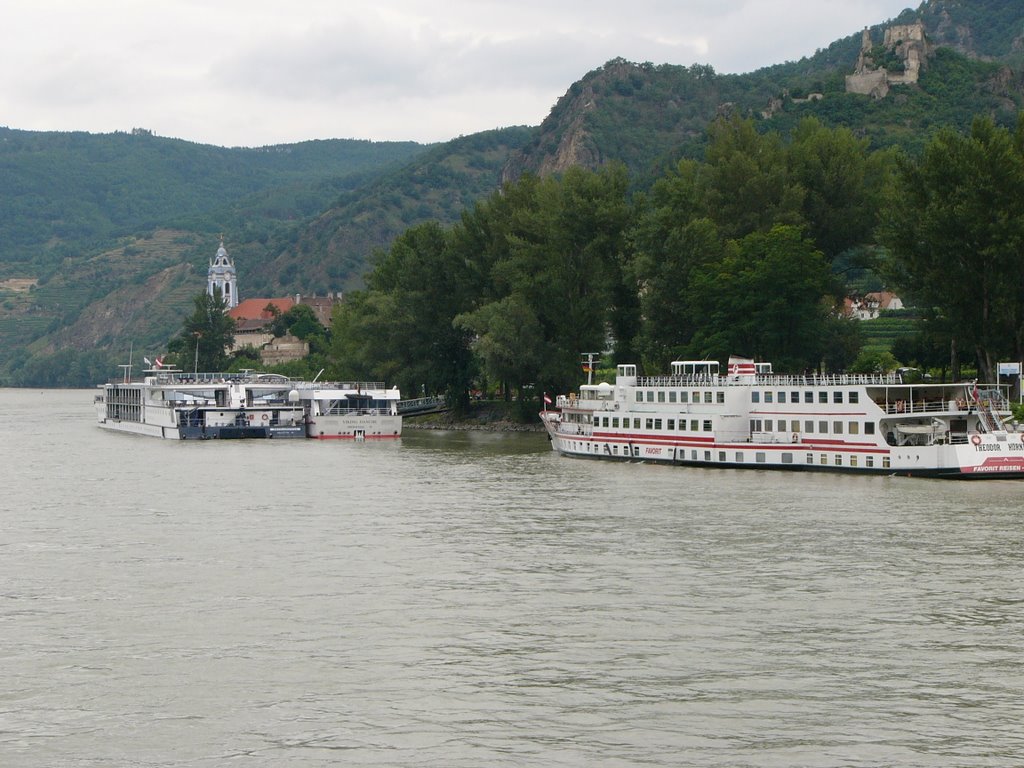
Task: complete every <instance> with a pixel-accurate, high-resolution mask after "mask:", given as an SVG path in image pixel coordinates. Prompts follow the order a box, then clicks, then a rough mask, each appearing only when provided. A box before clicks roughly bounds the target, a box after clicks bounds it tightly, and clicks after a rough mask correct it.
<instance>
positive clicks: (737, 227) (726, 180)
mask: <svg viewBox="0 0 1024 768" xmlns="http://www.w3.org/2000/svg"><path fill="white" fill-rule="evenodd" d="M708 135H709V140H710V141H709V144H708V150H707V158H706V162H705V166H704V169H703V172H702V186H703V204H704V206H705V209H706V211H707V215H708V216H710V217H711V218H712V219H713V220H714V221H715V223H717V224H718V226H719V228H720V229H721V231H722V233H723V235H724V236H725V237H726V238H730V239H738V238H741V237H744V236H745V235H748V234H750V233H751V232H767V231H769V230H770V229H771V228H772V227H773V226H775V225H777V224H802V223H803V214H802V211H801V205H802V203H803V196H804V190H803V188H802V187H801V186H800V185H799V184H798V183H797V182H796V181H795V180H794V179H792V178H791V176H790V174H789V171H788V168H787V156H786V148H785V146H784V145H783V143H782V139H781V137H780V136H779V135H778V134H777V133H769V134H765V135H761V134H759V133H758V132H757V129H756V128H755V127H754V123H753V121H752V120H749V119H742V118H739V117H735V116H734V117H731V118H728V119H724V118H723V119H719V120H716V121H715V122H714V123H712V125H711V127H710V128H709V130H708Z"/></svg>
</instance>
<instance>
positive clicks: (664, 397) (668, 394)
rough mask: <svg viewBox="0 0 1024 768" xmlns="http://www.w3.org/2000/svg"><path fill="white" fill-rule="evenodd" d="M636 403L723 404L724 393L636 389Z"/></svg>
mask: <svg viewBox="0 0 1024 768" xmlns="http://www.w3.org/2000/svg"><path fill="white" fill-rule="evenodd" d="M636 401H637V402H638V403H643V402H648V403H724V402H725V392H722V391H718V392H710V391H703V392H689V391H685V392H684V391H683V390H678V389H669V390H664V389H657V390H655V389H638V390H637V391H636Z"/></svg>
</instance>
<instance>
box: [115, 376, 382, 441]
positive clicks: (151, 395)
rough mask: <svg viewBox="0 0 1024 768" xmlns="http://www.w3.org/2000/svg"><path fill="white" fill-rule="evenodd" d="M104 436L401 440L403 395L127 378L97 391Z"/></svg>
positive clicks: (342, 386) (321, 386)
mask: <svg viewBox="0 0 1024 768" xmlns="http://www.w3.org/2000/svg"><path fill="white" fill-rule="evenodd" d="M100 389H101V392H100V394H98V395H97V396H96V418H97V421H98V423H99V425H100V426H101V427H103V428H105V429H111V430H115V431H118V432H131V433H134V434H139V435H151V436H154V437H163V438H167V439H171V440H209V439H240V438H270V439H281V438H306V437H309V438H315V439H320V440H328V439H350V440H366V439H376V438H396V437H399V436H401V434H402V417H401V415H400V414H399V413H398V401H399V399H400V398H399V391H398V389H397V388H396V387H393V388H391V389H386V388H385V386H384V384H383V383H380V382H319V383H318V382H315V381H314V382H305V381H294V380H292V379H289V378H286V377H284V376H279V375H277V374H268V373H251V372H246V373H184V372H182V371H179V370H174V369H168V368H151V369H149V370H146V371H144V372H143V377H142V378H141V379H139V380H134V379H133V378H132V377H131V376H130V375H129V374H128V373H127V372H126V374H125V376H124V377H123V378H122V379H121V380H119V381H112V382H109V383H107V384H103V385H101V387H100Z"/></svg>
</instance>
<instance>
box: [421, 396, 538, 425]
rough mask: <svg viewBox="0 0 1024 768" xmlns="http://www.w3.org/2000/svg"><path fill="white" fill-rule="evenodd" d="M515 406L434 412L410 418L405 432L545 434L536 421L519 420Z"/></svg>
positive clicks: (476, 405)
mask: <svg viewBox="0 0 1024 768" xmlns="http://www.w3.org/2000/svg"><path fill="white" fill-rule="evenodd" d="M515 405H516V404H515V403H503V402H499V403H494V402H486V403H473V404H472V405H471V406H470V409H469V412H468V413H465V414H458V415H456V414H454V413H450V412H446V413H431V414H427V415H424V416H406V417H405V418H403V419H402V429H437V430H457V431H462V430H480V431H484V432H543V431H544V426H543V425H542V424H541V423H540V419H539V418H537V420H536V421H535V422H522V421H518V420H517V419H516V418H515V410H516V409H515Z"/></svg>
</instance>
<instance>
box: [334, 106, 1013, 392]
mask: <svg viewBox="0 0 1024 768" xmlns="http://www.w3.org/2000/svg"><path fill="white" fill-rule="evenodd" d="M1021 125H1022V126H1024V122H1022V123H1021ZM1022 192H1024V127H1019V128H1018V129H1017V130H1016V132H1011V131H1009V130H1008V129H1005V128H1000V127H998V126H996V125H994V124H993V123H992V121H991V120H987V119H982V120H978V121H977V122H976V123H975V126H974V129H973V131H972V132H971V134H970V135H969V136H963V135H960V134H957V133H955V132H953V131H943V132H940V133H939V134H938V136H937V137H936V138H935V139H934V140H933V141H932V142H931V143H930V144H929V146H928V149H927V151H926V152H925V153H924V154H923V155H922V156H921V157H920V158H917V159H914V158H910V157H908V156H905V155H898V154H896V153H893V152H888V151H885V152H881V151H872V150H870V148H869V146H868V143H867V141H866V140H864V139H860V138H858V137H856V136H854V135H853V134H852V133H851V132H850V131H848V130H846V129H843V128H826V127H824V126H823V125H822V124H820V123H818V122H817V121H816V120H814V119H807V120H805V121H804V122H803V123H801V124H800V125H799V126H798V128H797V130H795V131H794V132H793V134H792V136H791V138H790V140H789V141H783V140H782V138H781V137H780V136H779V135H777V134H770V133H769V134H760V133H758V132H757V131H756V130H755V129H754V125H753V123H752V122H751V121H748V120H742V119H737V118H733V119H728V120H722V121H719V122H717V123H716V124H715V125H714V126H713V128H712V129H711V132H710V137H709V144H708V151H707V155H706V158H705V160H704V161H703V162H697V161H683V162H681V163H679V164H678V165H677V166H676V167H675V168H674V169H673V170H672V171H671V172H669V173H667V174H665V175H664V176H663V177H662V178H660V179H659V180H658V181H657V182H656V183H655V184H654V185H653V186H652V187H651V188H650V189H649V190H648V191H647V192H644V193H639V192H632V191H631V188H630V179H629V177H628V174H627V172H626V170H625V168H624V167H623V166H621V165H615V164H610V165H608V166H606V167H604V168H602V169H601V170H598V171H596V172H590V171H584V170H581V169H571V170H570V171H568V172H566V173H565V174H564V175H563V176H561V177H559V178H544V179H541V178H537V177H533V176H525V177H523V178H522V179H520V180H519V181H518V182H516V183H514V184H509V185H506V186H505V187H504V188H503V189H502V190H501V191H500V192H498V193H495V194H494V195H492V196H491V197H489V198H487V199H486V200H483V201H482V202H480V203H478V204H476V205H475V206H473V207H472V208H471V209H469V210H467V211H466V212H465V213H464V214H463V216H462V219H461V221H460V222H459V223H458V224H456V225H454V226H452V227H448V228H446V227H442V226H441V225H439V224H436V223H428V224H422V225H419V226H416V227H413V228H411V229H409V230H407V231H406V232H405V233H404V234H403V235H402V236H401V237H400V238H399V239H398V240H397V241H396V242H395V243H394V245H393V246H392V247H391V248H390V249H389V250H387V251H385V252H381V253H379V254H378V257H377V260H376V263H375V266H374V268H373V270H372V272H371V273H370V274H369V275H368V277H367V288H366V290H365V291H361V292H358V293H356V294H354V295H353V294H350V297H349V300H348V301H347V302H346V303H345V304H344V305H342V306H341V307H339V309H338V311H337V313H336V316H335V320H334V325H333V329H332V330H333V333H332V347H331V357H332V360H333V363H332V365H333V368H334V370H333V372H334V373H335V374H337V375H342V376H353V377H358V376H371V377H374V378H379V379H384V380H387V381H389V382H394V383H397V384H398V385H399V386H401V388H402V389H403V390H404V391H407V392H410V393H412V392H421V391H427V392H446V393H447V394H448V395H449V396H450V397H451V398H452V399H453V400H454V401H462V402H465V398H466V396H467V393H468V392H469V391H471V390H472V389H474V388H476V387H478V386H481V385H483V386H485V387H489V388H491V389H500V390H502V391H504V392H506V393H509V392H518V393H519V394H521V395H529V394H530V391H531V390H530V389H529V387H531V386H532V387H534V388H535V389H534V390H533V396H537V395H539V392H540V391H541V390H548V391H565V390H567V389H569V388H571V387H573V386H574V385H575V384H577V383H578V381H579V379H580V376H581V374H580V366H579V363H580V353H582V352H589V351H597V350H604V349H611V358H612V360H611V361H615V362H626V361H632V362H639V363H640V364H641V365H642V367H643V368H645V369H648V370H651V371H658V370H664V368H665V366H666V365H667V363H668V362H669V361H671V360H673V359H682V358H716V359H720V360H722V359H724V358H726V357H727V356H728V355H729V354H744V355H749V356H753V357H757V358H760V359H767V360H771V361H773V362H774V363H775V364H776V365H777V367H778V368H780V369H786V370H803V369H819V368H827V369H830V370H849V369H857V368H858V366H861V367H863V366H865V362H864V360H860V361H858V357H857V356H858V352H859V351H860V344H859V340H858V331H857V324H856V323H855V322H853V321H850V320H847V319H844V317H843V315H842V313H841V312H840V311H839V309H840V302H841V301H842V298H843V296H844V294H845V288H846V286H845V285H844V283H843V281H842V279H841V277H842V276H841V275H840V274H838V272H837V270H836V268H835V267H836V266H837V265H838V264H839V263H840V262H843V263H845V261H846V260H847V258H848V256H849V254H850V253H863V252H868V253H874V254H876V255H878V256H879V258H878V260H877V265H878V268H879V269H881V270H882V271H883V274H884V275H885V276H886V277H888V278H889V279H891V280H893V281H894V282H893V285H894V287H897V288H898V289H899V290H901V291H903V292H905V293H906V294H907V295H908V296H910V297H912V298H914V299H916V300H919V301H920V302H922V304H921V306H922V307H925V308H926V309H925V314H926V315H927V316H928V317H929V319H930V324H929V326H928V328H927V330H928V333H929V334H930V337H929V339H930V341H929V343H930V344H931V346H932V348H939V349H942V348H946V349H949V348H950V347H952V348H960V349H969V350H970V353H971V354H972V356H973V357H974V358H976V362H977V363H978V365H979V368H980V369H981V370H982V371H983V372H985V373H991V370H992V361H993V360H994V359H995V358H996V357H997V356H999V355H1008V354H1013V355H1019V354H1021V352H1022V349H1021V345H1022V342H1024V309H1022V308H1024V301H1022V299H1024V278H1022V277H1021V275H1022V274H1024V271H1022V270H1021V266H1022V264H1021V258H1022V253H1021V243H1024V202H1022V201H1024V194H1022ZM883 214H884V215H883ZM883 219H884V221H882V220H883ZM880 222H881V223H882V226H881V227H879V224H880ZM879 243H880V244H881V245H879ZM841 257H842V258H841ZM921 357H922V358H924V357H925V354H924V353H923V352H922V354H921ZM1013 359H1017V357H1013ZM903 362H907V363H910V362H920V361H918V360H913V361H911V360H906V361H903Z"/></svg>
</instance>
